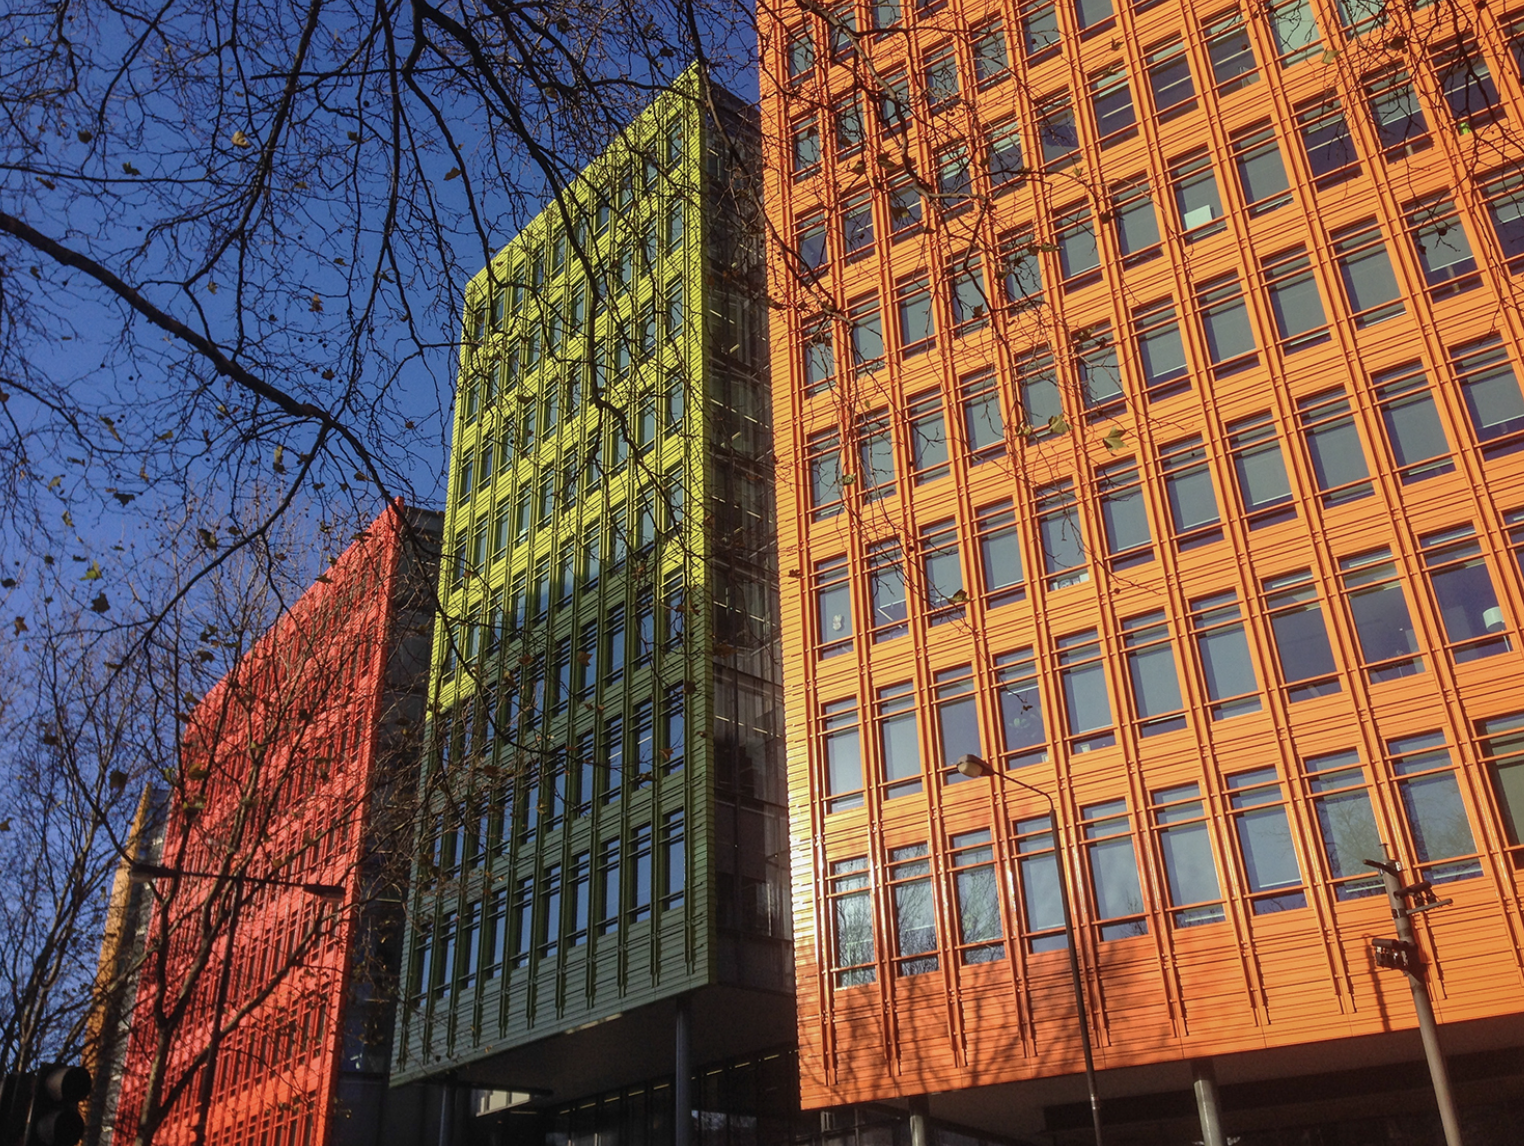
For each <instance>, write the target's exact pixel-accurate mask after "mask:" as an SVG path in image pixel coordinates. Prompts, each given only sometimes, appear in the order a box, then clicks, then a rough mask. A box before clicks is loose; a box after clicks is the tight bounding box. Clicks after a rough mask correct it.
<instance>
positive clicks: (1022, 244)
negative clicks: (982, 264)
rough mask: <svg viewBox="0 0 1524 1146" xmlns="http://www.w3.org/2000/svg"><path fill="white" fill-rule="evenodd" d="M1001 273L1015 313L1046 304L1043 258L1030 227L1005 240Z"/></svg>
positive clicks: (1001, 246) (1007, 296)
mask: <svg viewBox="0 0 1524 1146" xmlns="http://www.w3.org/2000/svg"><path fill="white" fill-rule="evenodd" d="M1000 273H1001V277H1002V278H1003V279H1004V281H1005V298H1006V301H1007V302H1008V303H1010V304H1011V309H1012V310H1013V311H1021V310H1030V309H1031V308H1032V307H1035V306H1041V305H1042V301H1043V299H1042V256H1041V254H1039V252H1038V248H1037V243H1036V242H1035V241H1034V240H1033V238H1032V231H1031V229H1030V228H1027V229H1025V230H1022V231H1017V232H1016V233H1014V234H1009V235H1005V236H1003V237H1002V238H1001V240H1000Z"/></svg>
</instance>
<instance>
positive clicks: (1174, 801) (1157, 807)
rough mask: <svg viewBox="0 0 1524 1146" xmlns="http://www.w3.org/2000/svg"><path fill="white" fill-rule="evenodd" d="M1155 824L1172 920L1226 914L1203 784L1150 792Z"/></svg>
mask: <svg viewBox="0 0 1524 1146" xmlns="http://www.w3.org/2000/svg"><path fill="white" fill-rule="evenodd" d="M1151 798H1152V801H1153V819H1154V829H1155V832H1156V833H1157V836H1158V840H1159V857H1160V859H1162V860H1163V861H1164V882H1165V886H1166V888H1167V890H1168V892H1169V900H1170V906H1171V907H1173V908H1174V909H1175V910H1174V911H1173V912H1171V914H1170V919H1171V921H1172V922H1173V923H1174V925H1175V926H1176V927H1197V926H1200V925H1201V924H1203V923H1220V922H1222V920H1223V919H1224V918H1226V914H1225V912H1224V910H1223V906H1222V903H1221V902H1216V903H1213V902H1210V901H1212V900H1218V901H1220V900H1221V898H1222V885H1221V884H1220V883H1218V880H1217V864H1216V862H1215V861H1214V860H1213V858H1212V837H1211V831H1210V829H1209V828H1208V827H1207V819H1206V805H1205V804H1204V802H1203V801H1202V799H1201V785H1200V784H1181V785H1179V786H1178V787H1174V788H1162V789H1159V790H1158V791H1155V792H1154V793H1152V797H1151Z"/></svg>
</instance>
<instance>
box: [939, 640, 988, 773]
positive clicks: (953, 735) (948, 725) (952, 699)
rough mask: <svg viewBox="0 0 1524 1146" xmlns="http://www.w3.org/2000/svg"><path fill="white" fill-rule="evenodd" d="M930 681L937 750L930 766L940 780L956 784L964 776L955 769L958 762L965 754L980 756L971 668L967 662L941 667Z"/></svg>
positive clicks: (980, 744)
mask: <svg viewBox="0 0 1524 1146" xmlns="http://www.w3.org/2000/svg"><path fill="white" fill-rule="evenodd" d="M934 680H935V682H936V684H935V688H934V690H933V696H934V697H935V708H936V721H937V749H938V758H937V761H936V764H935V765H934V767H935V768H936V771H937V773H938V775H940V776H941V777H942V780H943V782H944V783H947V784H956V783H958V782H959V781H961V780H964V779H966V778H967V777H965V776H964V775H963V773H961V772H959V771H958V770H957V763H958V761H959V760H961V759H962V758H963V757H964V756H967V755H973V756H978V757H980V758H981V759H982V758H983V756H984V745H983V741H982V738H981V737H980V735H979V705H978V701H977V699H976V698H975V696H974V674H973V669H972V668H971V667H970V666H968V665H961V666H959V667H958V668H950V669H943V670H942V671H941V672H939V673H937V674H936V676H935V678H934Z"/></svg>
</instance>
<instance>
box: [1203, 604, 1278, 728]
mask: <svg viewBox="0 0 1524 1146" xmlns="http://www.w3.org/2000/svg"><path fill="white" fill-rule="evenodd" d="M1190 607H1191V631H1192V633H1193V634H1194V635H1195V641H1196V656H1197V658H1198V659H1199V660H1200V662H1201V678H1202V682H1203V683H1204V684H1205V685H1206V694H1207V698H1208V699H1209V700H1211V701H1212V705H1211V708H1210V709H1209V711H1210V712H1211V714H1212V719H1213V720H1227V719H1228V718H1230V717H1234V716H1242V715H1244V714H1245V713H1249V712H1258V711H1259V710H1260V707H1261V704H1260V699H1259V695H1258V688H1259V686H1258V684H1257V683H1256V682H1255V679H1254V661H1253V659H1252V658H1251V657H1250V655H1249V639H1248V637H1247V636H1246V635H1245V633H1244V622H1243V610H1242V609H1241V608H1240V607H1239V604H1238V594H1237V593H1234V592H1233V591H1232V590H1229V591H1228V592H1226V593H1215V594H1213V595H1212V596H1210V597H1198V598H1197V599H1196V600H1194V601H1192V602H1191V603H1190Z"/></svg>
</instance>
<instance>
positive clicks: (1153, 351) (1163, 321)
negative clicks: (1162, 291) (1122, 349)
mask: <svg viewBox="0 0 1524 1146" xmlns="http://www.w3.org/2000/svg"><path fill="white" fill-rule="evenodd" d="M1132 322H1133V329H1134V330H1135V331H1136V332H1137V340H1138V364H1139V366H1141V367H1142V370H1143V383H1144V386H1145V388H1146V390H1147V393H1148V397H1149V399H1150V400H1152V401H1158V400H1160V399H1163V398H1168V397H1171V396H1173V395H1175V394H1179V393H1182V392H1183V391H1186V390H1189V389H1190V387H1191V379H1190V372H1189V370H1188V368H1187V366H1186V362H1185V343H1184V342H1183V341H1181V338H1180V323H1179V321H1178V320H1177V319H1176V317H1175V304H1174V303H1173V302H1171V301H1169V300H1168V299H1166V300H1164V301H1163V302H1156V303H1153V304H1151V305H1149V306H1143V307H1139V308H1138V309H1136V310H1134V311H1133V312H1132Z"/></svg>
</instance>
